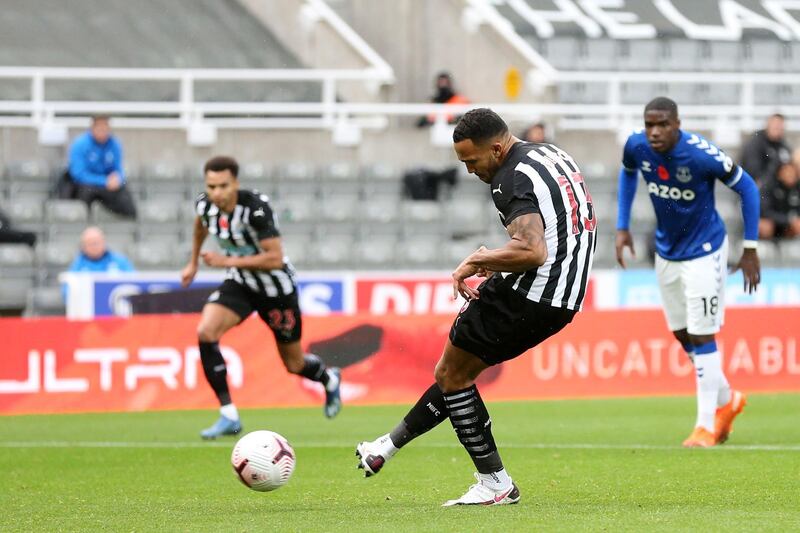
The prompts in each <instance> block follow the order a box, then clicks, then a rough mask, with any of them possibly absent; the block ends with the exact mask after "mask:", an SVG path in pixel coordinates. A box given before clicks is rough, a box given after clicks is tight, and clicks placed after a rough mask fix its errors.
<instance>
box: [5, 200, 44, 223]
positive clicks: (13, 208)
mask: <svg viewBox="0 0 800 533" xmlns="http://www.w3.org/2000/svg"><path fill="white" fill-rule="evenodd" d="M3 211H5V212H6V213H7V214H8V217H9V218H10V219H11V221H12V222H13V223H14V224H25V223H27V222H30V223H38V222H42V220H43V219H44V205H43V204H42V202H40V201H38V200H34V199H30V198H15V199H13V201H6V202H3Z"/></svg>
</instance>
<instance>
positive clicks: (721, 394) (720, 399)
mask: <svg viewBox="0 0 800 533" xmlns="http://www.w3.org/2000/svg"><path fill="white" fill-rule="evenodd" d="M730 401H731V385H730V383H728V378H727V377H725V371H724V370H722V356H720V359H719V391H718V392H717V407H722V406H723V405H727V404H728V402H730Z"/></svg>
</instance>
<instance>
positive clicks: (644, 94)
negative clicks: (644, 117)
mask: <svg viewBox="0 0 800 533" xmlns="http://www.w3.org/2000/svg"><path fill="white" fill-rule="evenodd" d="M662 92H664V91H663V89H661V84H659V83H623V84H622V86H621V88H620V93H621V94H620V98H621V99H622V103H625V104H642V105H644V104H646V103H647V102H649V101H650V100H652V99H653V95H654V94H660V93H662Z"/></svg>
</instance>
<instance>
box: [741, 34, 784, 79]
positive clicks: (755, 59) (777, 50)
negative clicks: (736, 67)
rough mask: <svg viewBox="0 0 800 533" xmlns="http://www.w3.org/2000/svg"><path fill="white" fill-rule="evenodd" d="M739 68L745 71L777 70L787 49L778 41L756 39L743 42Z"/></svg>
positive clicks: (779, 68)
mask: <svg viewBox="0 0 800 533" xmlns="http://www.w3.org/2000/svg"><path fill="white" fill-rule="evenodd" d="M743 47H744V48H743V53H742V57H741V69H742V70H743V71H745V72H779V71H780V70H781V69H782V63H783V62H784V61H785V60H786V59H787V58H786V54H787V52H788V49H784V45H783V44H782V43H779V42H778V41H774V40H772V41H770V40H765V39H758V40H753V41H749V42H746V43H744V44H743Z"/></svg>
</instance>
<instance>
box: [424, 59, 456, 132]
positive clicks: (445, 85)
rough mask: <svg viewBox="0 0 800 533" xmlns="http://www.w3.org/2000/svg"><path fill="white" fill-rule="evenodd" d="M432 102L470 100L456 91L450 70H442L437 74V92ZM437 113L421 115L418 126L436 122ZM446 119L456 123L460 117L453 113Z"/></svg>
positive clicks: (448, 102) (453, 103) (454, 102)
mask: <svg viewBox="0 0 800 533" xmlns="http://www.w3.org/2000/svg"><path fill="white" fill-rule="evenodd" d="M431 102H432V103H434V104H451V105H455V104H468V103H469V100H468V99H467V98H466V97H465V96H463V95H461V94H459V93H458V92H456V90H455V86H454V85H453V78H452V76H450V73H449V72H440V73H439V74H438V75H437V76H436V93H435V94H434V95H433V97H432V98H431ZM436 117H437V115H436V113H431V114H429V115H427V116H424V117H420V119H419V121H418V122H417V127H419V128H423V127H425V126H430V125H431V124H433V123H435V122H436ZM444 118H445V120H447V122H448V123H449V124H455V123H456V122H458V119H459V117H458V116H456V115H453V114H447V115H445V116H444Z"/></svg>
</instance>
